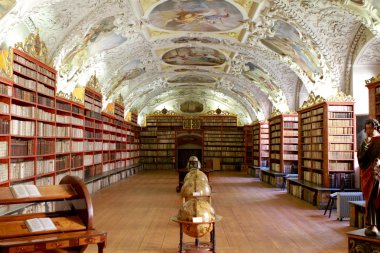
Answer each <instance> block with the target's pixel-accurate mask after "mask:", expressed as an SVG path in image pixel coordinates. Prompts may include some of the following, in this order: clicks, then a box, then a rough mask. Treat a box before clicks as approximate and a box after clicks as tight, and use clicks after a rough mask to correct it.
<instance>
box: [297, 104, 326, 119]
mask: <svg viewBox="0 0 380 253" xmlns="http://www.w3.org/2000/svg"><path fill="white" fill-rule="evenodd" d="M323 111H324V110H323V107H320V108H317V109H314V110H310V111H307V112H303V113H301V118H307V117H310V116H312V115H318V114H323Z"/></svg>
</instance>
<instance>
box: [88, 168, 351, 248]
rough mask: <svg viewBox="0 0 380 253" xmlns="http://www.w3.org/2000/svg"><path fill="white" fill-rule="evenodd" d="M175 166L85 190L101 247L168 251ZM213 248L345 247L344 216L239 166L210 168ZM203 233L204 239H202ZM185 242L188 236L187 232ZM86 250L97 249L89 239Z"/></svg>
mask: <svg viewBox="0 0 380 253" xmlns="http://www.w3.org/2000/svg"><path fill="white" fill-rule="evenodd" d="M177 184H178V175H177V174H176V172H174V171H143V172H140V173H139V174H137V175H134V176H132V177H129V178H127V179H126V180H123V181H120V182H118V183H116V184H114V185H112V186H110V187H108V188H105V189H102V190H101V191H99V192H96V193H95V194H93V195H92V198H93V204H94V213H95V227H96V228H97V229H99V230H104V231H107V232H108V241H107V248H106V251H107V252H108V253H156V252H157V253H158V252H159V253H164V252H165V253H174V252H177V251H178V242H179V225H178V224H177V223H174V222H172V221H170V217H171V216H174V215H176V214H177V212H178V209H179V208H180V203H181V201H180V195H179V194H178V193H176V191H175V188H176V186H177ZM211 186H212V192H213V193H212V204H213V207H214V209H215V211H216V213H217V214H219V215H221V216H222V217H223V218H222V220H221V221H220V222H218V223H217V224H216V246H217V247H216V248H217V252H219V253H255V252H263V253H270V252H302V253H307V252H313V253H314V252H321V253H322V252H323V253H327V252H334V253H339V252H347V251H348V250H347V247H348V246H347V239H346V235H345V232H347V231H350V230H353V229H354V228H352V227H350V226H349V222H348V221H338V220H336V213H334V211H333V213H332V215H331V218H328V216H327V215H326V216H324V215H323V210H318V209H316V207H314V206H312V205H310V204H308V203H306V202H304V201H302V200H299V199H297V198H295V197H293V196H290V195H288V194H287V193H286V192H285V191H280V190H279V189H275V188H272V187H271V186H269V185H267V184H265V183H262V182H261V181H259V180H258V179H255V178H252V177H249V176H246V175H245V174H244V173H243V172H217V173H214V174H212V175H211ZM206 239H207V238H206ZM185 240H186V241H187V242H192V241H194V240H193V239H192V238H190V237H186V238H185ZM85 252H86V253H91V252H94V253H95V252H97V250H96V247H95V246H90V247H89V248H88V249H87V250H86V251H85Z"/></svg>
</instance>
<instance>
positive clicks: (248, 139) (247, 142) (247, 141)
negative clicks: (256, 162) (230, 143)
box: [244, 125, 253, 168]
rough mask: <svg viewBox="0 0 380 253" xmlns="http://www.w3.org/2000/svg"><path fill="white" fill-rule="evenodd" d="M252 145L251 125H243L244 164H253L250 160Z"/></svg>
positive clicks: (246, 165)
mask: <svg viewBox="0 0 380 253" xmlns="http://www.w3.org/2000/svg"><path fill="white" fill-rule="evenodd" d="M252 146H253V126H251V125H247V126H244V166H245V167H246V168H247V167H248V166H250V165H252V164H253V161H252V156H253V154H252V148H253V147H252Z"/></svg>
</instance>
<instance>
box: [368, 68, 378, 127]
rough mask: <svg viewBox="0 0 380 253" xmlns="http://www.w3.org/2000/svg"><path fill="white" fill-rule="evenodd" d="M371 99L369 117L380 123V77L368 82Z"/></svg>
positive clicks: (369, 97)
mask: <svg viewBox="0 0 380 253" xmlns="http://www.w3.org/2000/svg"><path fill="white" fill-rule="evenodd" d="M366 86H367V88H368V99H369V101H368V102H369V117H370V118H371V119H377V120H379V121H380V75H378V76H377V77H373V78H371V79H369V80H366Z"/></svg>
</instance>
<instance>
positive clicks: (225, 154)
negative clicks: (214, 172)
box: [204, 151, 244, 157]
mask: <svg viewBox="0 0 380 253" xmlns="http://www.w3.org/2000/svg"><path fill="white" fill-rule="evenodd" d="M204 156H214V157H244V152H231V151H204Z"/></svg>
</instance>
